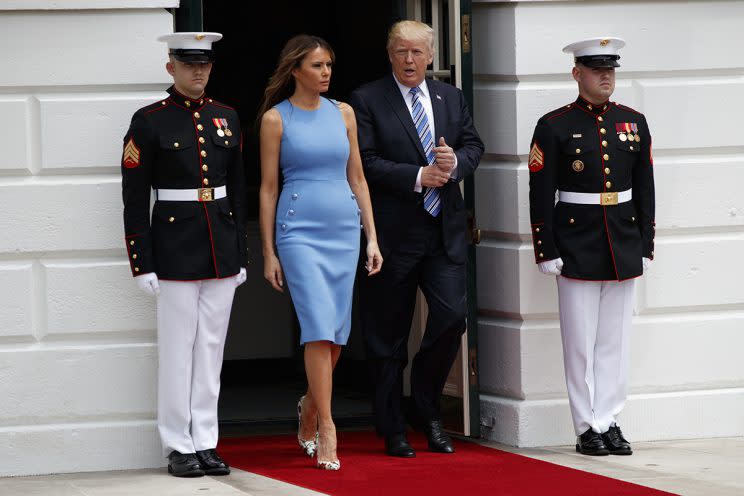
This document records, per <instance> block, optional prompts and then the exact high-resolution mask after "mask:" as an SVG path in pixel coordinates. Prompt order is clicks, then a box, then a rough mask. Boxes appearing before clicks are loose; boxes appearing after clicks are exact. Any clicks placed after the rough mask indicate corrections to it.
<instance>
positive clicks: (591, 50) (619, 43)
mask: <svg viewBox="0 0 744 496" xmlns="http://www.w3.org/2000/svg"><path fill="white" fill-rule="evenodd" d="M624 46H625V40H623V39H622V38H614V37H612V36H604V37H596V38H588V39H586V40H581V41H577V42H574V43H571V44H570V45H566V46H565V47H563V51H564V52H565V53H572V54H573V56H574V60H575V61H576V62H579V63H581V64H583V65H586V66H588V67H620V64H618V63H617V61H618V59H620V54H619V51H620V49H621V48H622V47H624Z"/></svg>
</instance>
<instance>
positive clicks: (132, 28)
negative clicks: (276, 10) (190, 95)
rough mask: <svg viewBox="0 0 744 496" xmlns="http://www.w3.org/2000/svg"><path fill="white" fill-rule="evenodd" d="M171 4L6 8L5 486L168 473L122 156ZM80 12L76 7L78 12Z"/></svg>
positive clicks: (149, 307)
mask: <svg viewBox="0 0 744 496" xmlns="http://www.w3.org/2000/svg"><path fill="white" fill-rule="evenodd" d="M176 6H178V1H177V0H160V1H156V0H128V1H127V0H121V1H112V0H108V1H107V0H74V1H65V2H62V1H51V0H29V1H26V0H24V1H20V0H18V1H15V0H5V1H2V2H0V33H2V34H0V38H1V39H2V40H3V43H2V44H3V70H2V71H0V116H2V119H0V150H2V151H3V153H2V156H0V212H2V214H0V233H2V236H0V300H2V301H3V304H2V306H0V392H2V401H0V446H2V447H3V448H2V452H3V455H4V456H3V463H2V465H0V476H2V475H21V474H34V473H50V472H69V471H88V470H106V469H126V468H139V467H148V466H157V465H162V464H163V459H162V457H161V453H160V446H159V441H158V437H157V433H156V427H155V420H154V419H155V404H156V402H155V391H156V374H155V370H156V366H157V360H156V359H157V351H156V346H155V319H154V302H153V300H152V299H151V298H148V297H146V296H144V295H143V294H141V293H140V292H138V291H137V290H136V287H135V285H134V283H133V282H132V280H131V276H130V274H129V268H128V263H127V260H126V254H125V250H124V245H123V226H122V203H121V182H120V173H119V158H120V155H121V143H122V137H123V135H124V133H125V131H126V129H127V127H128V125H129V119H130V118H131V115H132V113H133V112H134V111H135V110H136V109H137V108H139V107H141V106H143V105H145V104H147V103H149V102H151V101H154V100H157V99H159V98H162V96H163V94H164V92H163V90H164V89H165V88H166V87H167V85H168V84H169V78H168V75H167V73H166V72H165V69H164V68H163V66H164V63H165V62H166V56H165V48H164V45H163V44H162V43H159V42H157V41H156V37H157V36H158V35H159V34H163V33H167V32H170V31H172V29H173V21H172V16H171V15H170V14H169V13H168V12H167V11H166V10H164V9H165V8H166V7H176ZM69 9H76V10H69Z"/></svg>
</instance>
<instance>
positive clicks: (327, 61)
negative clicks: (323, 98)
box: [292, 47, 333, 93]
mask: <svg viewBox="0 0 744 496" xmlns="http://www.w3.org/2000/svg"><path fill="white" fill-rule="evenodd" d="M332 70H333V59H331V54H330V53H328V50H326V49H325V48H321V47H318V48H316V49H315V50H313V51H312V52H310V53H308V54H307V55H305V58H304V59H302V62H301V63H300V67H298V68H296V69H295V70H293V71H292V75H293V76H294V78H295V83H296V84H297V86H302V87H303V88H307V89H308V90H310V91H317V92H318V93H325V92H326V91H328V86H329V85H330V84H331V72H332Z"/></svg>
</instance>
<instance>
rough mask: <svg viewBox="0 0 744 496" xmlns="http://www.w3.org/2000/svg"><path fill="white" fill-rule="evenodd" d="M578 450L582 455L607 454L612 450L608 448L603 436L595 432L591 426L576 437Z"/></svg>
mask: <svg viewBox="0 0 744 496" xmlns="http://www.w3.org/2000/svg"><path fill="white" fill-rule="evenodd" d="M576 451H578V452H579V453H581V454H582V455H590V456H606V455H609V454H610V450H609V449H607V446H605V443H604V442H603V441H602V436H600V435H599V434H597V433H596V432H594V431H593V430H592V429H591V428H589V429H587V431H586V432H585V433H583V434H582V435H580V436H579V437H578V438H576Z"/></svg>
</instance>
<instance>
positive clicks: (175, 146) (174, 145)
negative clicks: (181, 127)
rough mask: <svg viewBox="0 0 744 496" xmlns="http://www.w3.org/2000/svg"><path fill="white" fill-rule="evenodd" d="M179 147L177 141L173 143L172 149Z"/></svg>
mask: <svg viewBox="0 0 744 496" xmlns="http://www.w3.org/2000/svg"><path fill="white" fill-rule="evenodd" d="M179 146H181V144H180V143H179V142H178V141H176V142H175V143H173V147H174V148H178V147H179Z"/></svg>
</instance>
